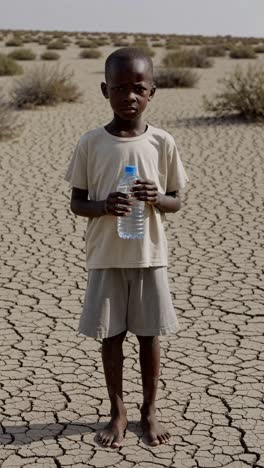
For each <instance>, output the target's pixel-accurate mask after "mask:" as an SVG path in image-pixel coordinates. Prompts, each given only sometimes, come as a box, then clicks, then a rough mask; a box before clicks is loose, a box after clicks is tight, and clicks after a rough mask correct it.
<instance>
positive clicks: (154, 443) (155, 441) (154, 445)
mask: <svg viewBox="0 0 264 468" xmlns="http://www.w3.org/2000/svg"><path fill="white" fill-rule="evenodd" d="M159 444H160V442H159V440H158V439H157V438H155V439H150V445H151V446H152V447H156V445H159Z"/></svg>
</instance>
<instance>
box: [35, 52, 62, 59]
mask: <svg viewBox="0 0 264 468" xmlns="http://www.w3.org/2000/svg"><path fill="white" fill-rule="evenodd" d="M40 58H41V59H42V60H59V58H60V54H58V53H57V52H53V51H52V50H47V51H46V52H43V54H41V56H40Z"/></svg>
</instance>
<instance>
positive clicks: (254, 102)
mask: <svg viewBox="0 0 264 468" xmlns="http://www.w3.org/2000/svg"><path fill="white" fill-rule="evenodd" d="M219 82H220V83H221V84H222V85H223V90H222V91H221V92H220V93H218V94H216V95H215V96H214V97H213V98H211V100H209V99H207V98H206V97H204V106H205V109H206V110H208V111H210V112H215V113H216V114H217V115H219V116H221V115H225V114H238V115H240V116H242V117H244V118H246V119H251V120H254V119H262V120H264V68H263V66H256V65H255V66H252V65H249V66H248V68H247V69H246V70H243V69H242V68H240V67H236V69H235V70H234V71H233V72H232V73H231V74H230V75H229V76H228V77H227V78H224V79H222V80H219Z"/></svg>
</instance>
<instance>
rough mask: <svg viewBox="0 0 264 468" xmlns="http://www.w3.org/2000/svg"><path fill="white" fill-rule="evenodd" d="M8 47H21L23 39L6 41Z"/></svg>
mask: <svg viewBox="0 0 264 468" xmlns="http://www.w3.org/2000/svg"><path fill="white" fill-rule="evenodd" d="M5 45H6V47H21V46H22V45H23V43H22V41H21V39H18V38H15V37H14V38H12V39H9V40H8V41H6V43H5Z"/></svg>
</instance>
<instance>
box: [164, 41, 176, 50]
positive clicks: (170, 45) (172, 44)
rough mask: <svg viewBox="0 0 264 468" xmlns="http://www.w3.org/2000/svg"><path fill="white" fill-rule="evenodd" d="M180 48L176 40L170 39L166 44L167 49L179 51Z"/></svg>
mask: <svg viewBox="0 0 264 468" xmlns="http://www.w3.org/2000/svg"><path fill="white" fill-rule="evenodd" d="M178 48H179V41H178V40H176V39H169V40H168V41H167V42H166V49H178Z"/></svg>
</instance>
